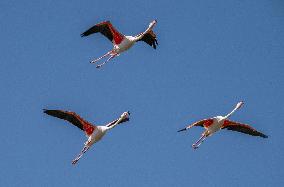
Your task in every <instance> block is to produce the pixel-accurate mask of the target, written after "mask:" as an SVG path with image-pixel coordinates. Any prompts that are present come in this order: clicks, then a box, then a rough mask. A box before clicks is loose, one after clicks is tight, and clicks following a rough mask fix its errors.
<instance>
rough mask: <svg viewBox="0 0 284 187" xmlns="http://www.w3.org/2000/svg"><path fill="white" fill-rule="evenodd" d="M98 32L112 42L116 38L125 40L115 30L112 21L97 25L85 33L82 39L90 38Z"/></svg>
mask: <svg viewBox="0 0 284 187" xmlns="http://www.w3.org/2000/svg"><path fill="white" fill-rule="evenodd" d="M98 32H100V33H101V34H102V35H104V36H105V37H107V38H108V39H109V40H110V41H111V42H113V41H114V38H123V35H122V34H121V33H119V32H118V31H117V30H116V29H115V28H114V26H113V25H112V24H111V22H110V21H104V22H101V23H98V24H96V25H95V26H93V27H91V28H89V29H88V30H86V31H85V32H83V33H82V34H81V37H84V36H89V35H91V34H94V33H98Z"/></svg>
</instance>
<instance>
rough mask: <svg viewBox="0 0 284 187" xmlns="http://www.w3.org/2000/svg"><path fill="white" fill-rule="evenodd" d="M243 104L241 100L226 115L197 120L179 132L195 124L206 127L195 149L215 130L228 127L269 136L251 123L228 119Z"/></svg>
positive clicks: (233, 129)
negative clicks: (250, 124) (251, 125)
mask: <svg viewBox="0 0 284 187" xmlns="http://www.w3.org/2000/svg"><path fill="white" fill-rule="evenodd" d="M242 105H243V102H239V103H238V104H237V105H236V107H235V108H234V110H232V111H231V112H230V113H229V114H227V115H226V116H216V117H212V118H209V119H204V120H200V121H197V122H195V123H193V124H191V125H189V126H187V127H186V128H183V129H181V130H179V131H178V132H181V131H185V130H187V129H190V128H192V127H194V126H201V127H204V128H205V131H204V132H203V133H202V136H201V137H200V138H199V139H198V140H197V142H196V143H194V144H192V147H193V148H194V149H196V148H198V147H199V146H200V144H201V143H202V142H203V141H204V140H205V139H206V138H207V137H209V136H211V135H213V134H214V133H215V132H217V131H219V130H221V129H228V130H232V131H238V132H242V133H245V134H249V135H252V136H260V137H262V138H267V137H268V136H266V135H265V134H263V133H261V132H258V131H257V130H255V129H254V128H252V127H250V126H249V125H246V124H241V123H238V122H234V121H231V120H229V119H228V118H229V117H230V116H231V115H232V114H233V113H234V112H235V111H236V110H238V109H239V108H241V106H242Z"/></svg>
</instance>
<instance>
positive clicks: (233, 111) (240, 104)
mask: <svg viewBox="0 0 284 187" xmlns="http://www.w3.org/2000/svg"><path fill="white" fill-rule="evenodd" d="M243 104H244V102H242V101H241V102H239V103H238V104H237V105H236V106H235V108H234V110H232V111H231V112H230V113H229V114H227V115H226V116H225V117H224V118H225V119H227V118H229V117H230V116H231V115H232V114H233V113H235V112H236V110H238V109H239V108H241V106H242V105H243Z"/></svg>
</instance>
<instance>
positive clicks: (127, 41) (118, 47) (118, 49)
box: [113, 36, 136, 56]
mask: <svg viewBox="0 0 284 187" xmlns="http://www.w3.org/2000/svg"><path fill="white" fill-rule="evenodd" d="M135 42H136V40H135V38H134V37H133V36H125V37H124V40H122V41H121V43H120V44H115V45H114V46H113V51H114V52H115V53H117V56H118V55H119V54H120V53H122V52H124V51H127V50H128V49H130V48H131V47H132V46H133V45H134V44H135Z"/></svg>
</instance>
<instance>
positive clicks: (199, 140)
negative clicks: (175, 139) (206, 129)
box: [192, 134, 206, 149]
mask: <svg viewBox="0 0 284 187" xmlns="http://www.w3.org/2000/svg"><path fill="white" fill-rule="evenodd" d="M205 138H206V134H202V136H201V137H200V138H199V139H198V140H197V142H195V143H194V144H192V148H193V149H197V148H198V147H199V146H200V144H201V143H202V142H203V141H204V140H205Z"/></svg>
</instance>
